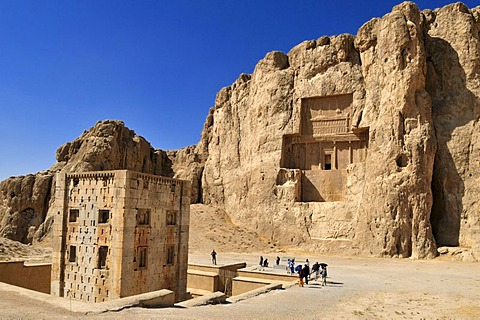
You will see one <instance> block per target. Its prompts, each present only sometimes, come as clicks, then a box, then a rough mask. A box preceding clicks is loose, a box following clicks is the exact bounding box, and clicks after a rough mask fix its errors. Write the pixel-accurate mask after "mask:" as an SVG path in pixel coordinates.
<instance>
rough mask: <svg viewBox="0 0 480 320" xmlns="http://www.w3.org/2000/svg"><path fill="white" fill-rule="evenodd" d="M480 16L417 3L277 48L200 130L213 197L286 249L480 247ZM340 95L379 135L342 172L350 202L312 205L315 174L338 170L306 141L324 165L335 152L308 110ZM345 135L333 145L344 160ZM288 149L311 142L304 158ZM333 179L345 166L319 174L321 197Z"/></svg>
mask: <svg viewBox="0 0 480 320" xmlns="http://www.w3.org/2000/svg"><path fill="white" fill-rule="evenodd" d="M478 17H479V9H478V8H475V9H472V10H469V9H468V8H466V7H465V6H464V5H462V4H460V3H458V4H454V5H450V6H447V7H445V8H442V9H438V10H435V11H431V10H427V11H424V12H420V11H419V10H418V8H417V7H416V5H414V4H413V3H408V2H407V3H403V4H401V5H398V6H396V7H395V8H393V9H392V12H391V13H390V14H387V15H386V16H384V17H383V18H379V19H373V20H371V21H369V22H367V23H366V24H365V25H364V26H362V27H361V28H360V30H359V31H358V34H357V36H356V37H353V36H349V35H341V36H336V37H321V38H319V39H318V40H313V41H306V42H303V43H301V44H300V45H298V46H297V47H295V48H293V49H292V50H291V51H290V52H289V53H288V54H287V55H285V54H282V53H280V52H271V53H269V54H267V55H266V57H265V58H264V59H263V60H262V61H260V62H259V63H258V65H257V66H256V68H255V71H254V72H253V74H252V75H241V76H240V77H239V79H238V80H237V81H236V82H235V83H234V84H233V85H232V86H230V87H226V88H224V89H222V90H221V91H220V92H219V93H218V95H217V99H216V102H215V106H214V107H213V108H212V110H211V112H210V115H209V117H208V118H207V121H206V124H205V128H204V131H203V133H202V142H201V143H202V144H203V150H204V152H205V153H206V154H208V156H207V157H206V162H205V167H204V171H203V177H202V197H203V201H204V202H205V203H206V204H212V205H216V206H221V207H224V208H225V209H226V210H227V212H228V213H229V214H230V215H231V216H232V219H233V220H234V221H235V222H236V223H239V224H243V225H247V226H249V227H251V228H252V229H255V230H256V231H258V232H260V233H261V234H263V235H265V236H267V237H269V238H271V239H272V240H274V241H278V242H280V243H282V244H285V245H298V246H302V244H304V243H307V245H306V247H308V248H310V249H316V250H320V251H335V252H339V251H340V252H349V253H362V254H365V253H367V254H374V255H387V256H394V255H398V256H402V257H409V256H412V257H415V258H429V257H434V256H435V255H436V254H437V250H436V246H437V243H438V245H461V246H466V247H474V248H473V251H472V252H473V254H474V255H477V256H478V254H479V253H480V252H479V250H478V246H479V241H478V234H479V232H478V229H479V225H480V224H479V218H480V215H479V214H478V203H477V202H478V201H477V200H476V198H478V194H479V193H478V191H479V190H477V189H478V188H479V185H480V184H479V181H480V180H479V179H480V178H479V176H480V172H479V169H480V168H479V165H480V162H479V161H478V149H479V148H478V140H479V137H478V136H479V131H478V128H477V127H476V125H477V122H478V118H479V112H480V109H479V106H478V98H479V96H480V92H479V91H478V90H479V85H480V82H479V79H478V78H479V70H480V68H479V59H480V55H479V19H478ZM337 95H338V96H339V97H340V96H343V95H346V96H348V95H349V96H350V97H351V98H350V99H351V103H350V105H349V106H348V110H349V113H347V115H348V117H350V118H349V119H348V120H347V121H350V122H349V125H350V129H349V130H350V131H349V132H351V134H350V135H353V134H356V132H359V130H360V129H361V128H364V129H362V130H364V131H363V132H366V131H365V130H368V147H367V148H366V154H367V156H366V157H365V158H362V159H361V160H359V161H358V162H357V161H355V156H353V155H352V154H353V152H355V151H352V147H350V151H349V152H350V154H351V156H350V161H349V162H348V161H347V164H346V169H345V170H344V171H343V173H342V172H341V171H340V170H338V171H337V173H338V176H342V177H341V179H338V180H339V181H340V182H339V183H338V184H337V185H336V188H337V193H338V194H336V195H334V197H333V198H335V199H337V198H338V199H340V198H341V201H322V199H323V198H322V197H323V195H322V194H320V195H319V196H318V198H319V199H320V200H318V201H310V200H309V201H305V199H304V198H305V191H302V190H303V189H302V188H305V187H304V186H305V184H307V183H312V185H314V186H315V181H314V179H311V178H310V177H309V176H308V172H315V171H313V170H316V169H318V168H320V169H322V168H323V169H325V168H326V166H325V164H322V162H321V161H323V160H320V163H318V162H317V166H316V167H314V166H311V167H310V165H311V163H309V162H311V161H310V160H311V159H320V158H321V157H322V154H320V156H319V155H317V154H316V153H318V152H319V151H318V150H315V148H313V149H312V148H311V147H308V144H309V143H312V141H313V143H317V144H316V145H319V146H321V147H320V148H321V150H323V151H320V152H324V155H325V156H328V160H327V158H325V160H324V161H325V162H328V161H330V157H331V155H330V153H329V152H330V151H328V146H327V144H326V142H325V141H326V140H325V139H326V138H325V137H328V135H326V136H325V137H323V138H317V139H316V140H315V133H314V134H313V139H312V138H311V137H310V138H308V139H310V141H309V142H308V141H307V140H305V139H307V138H302V137H304V136H305V135H303V134H302V130H303V129H302V128H304V127H305V125H303V124H302V123H303V122H304V121H312V123H314V122H315V121H317V122H315V123H316V124H319V123H320V122H318V121H320V120H318V119H316V118H315V117H313V116H312V117H311V118H310V119H307V120H302V114H303V113H305V112H306V111H304V110H306V109H305V108H307V109H308V105H309V103H310V102H309V101H315V99H317V100H318V101H319V103H323V104H324V105H325V106H327V107H325V108H326V109H325V110H327V109H328V108H330V107H329V106H328V103H327V102H321V101H322V100H321V99H318V98H319V97H331V98H328V99H330V100H331V101H334V100H335V99H336V98H335V97H336V96H337ZM341 99H344V98H338V99H337V100H338V101H340V100H341ZM345 99H348V97H347V98H345ZM345 99H344V100H345ZM325 101H326V100H325ZM312 103H313V102H312ZM329 103H330V102H329ZM335 103H340V102H335V101H334V102H331V103H330V104H332V105H333V104H335ZM321 108H322V107H320V111H319V113H318V114H320V118H321V117H322V114H326V113H322V112H324V111H325V110H323V111H322V110H321ZM312 110H313V109H312ZM346 110H347V109H346ZM308 112H310V111H308ZM325 112H326V111H325ZM337 113H338V115H341V113H342V111H341V110H340V109H338V110H337ZM334 118H335V117H333V118H331V119H334ZM335 119H336V118H335ZM315 123H314V124H313V127H314V128H315V125H316V124H315ZM320 125H321V124H320ZM356 128H358V129H356ZM313 130H317V129H313ZM344 136H345V135H343V137H344ZM339 137H342V135H338V137H333V138H332V139H333V140H332V141H329V142H332V143H333V147H332V148H333V150H334V153H333V154H334V156H335V157H337V158H338V159H335V161H338V163H341V161H342V159H341V158H340V157H341V152H340V151H338V150H339V149H341V148H342V147H341V146H340V144H339V143H338V142H337V141H339V139H340V138H339ZM288 139H290V140H292V141H294V142H293V144H289V143H286V142H285V141H287V140H288ZM295 139H296V140H295ZM302 139H303V140H302ZM319 139H320V140H321V141H320V140H319ZM322 139H323V140H322ZM288 141H289V140H288ZM295 141H297V142H298V141H307V142H302V143H304V145H305V147H298V145H300V144H298V143H297V142H295ZM327 142H328V141H327ZM295 143H297V144H295ZM305 143H306V144H305ZM348 143H350V146H352V145H353V142H352V141H349V142H348ZM314 145H315V144H314ZM286 146H287V147H289V148H290V146H293V148H297V149H298V148H300V149H298V150H307V151H302V152H304V153H305V152H306V155H304V158H302V159H301V161H300V163H301V164H300V165H298V163H299V162H298V161H297V162H295V161H296V160H295V159H294V160H291V159H290V160H289V157H290V158H292V157H295V152H290V151H289V152H290V153H288V152H287V153H286V151H285V150H284V149H286ZM301 148H305V149H301ZM354 149H355V148H354ZM325 150H327V151H325ZM285 163H287V165H285ZM291 163H297V164H296V165H297V167H295V165H293V166H292V165H291ZM326 165H327V166H328V169H330V163H327V164H326ZM335 165H337V164H335ZM338 169H340V168H338ZM332 171H335V170H332ZM329 174H330V173H329ZM317 175H318V174H317ZM312 176H313V175H312ZM320 177H321V176H320ZM332 179H333V180H335V179H337V178H335V173H332V175H331V179H330V180H321V179H320V180H319V181H324V182H323V187H322V183H317V185H316V187H318V186H320V187H318V189H319V193H322V192H323V191H325V190H321V189H322V188H326V186H328V185H329V184H331V181H332ZM342 179H343V180H342ZM312 181H313V182H312ZM325 182H326V184H325ZM334 189H335V188H334ZM333 192H335V190H334V191H333ZM327 197H328V195H327ZM324 198H325V197H324ZM333 198H332V199H333ZM323 200H324V199H323ZM432 208H433V209H432ZM476 248H477V249H476Z"/></svg>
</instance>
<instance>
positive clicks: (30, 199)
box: [0, 172, 52, 243]
mask: <svg viewBox="0 0 480 320" xmlns="http://www.w3.org/2000/svg"><path fill="white" fill-rule="evenodd" d="M51 183H52V174H51V173H47V172H43V173H38V174H36V175H27V176H23V177H12V178H8V179H7V180H4V181H2V182H1V183H0V236H2V237H6V238H9V239H12V240H15V241H20V242H23V243H31V242H32V240H33V237H34V234H35V232H36V231H37V230H38V228H39V226H40V225H42V223H43V222H44V220H45V217H46V216H47V211H48V202H49V199H50V190H51Z"/></svg>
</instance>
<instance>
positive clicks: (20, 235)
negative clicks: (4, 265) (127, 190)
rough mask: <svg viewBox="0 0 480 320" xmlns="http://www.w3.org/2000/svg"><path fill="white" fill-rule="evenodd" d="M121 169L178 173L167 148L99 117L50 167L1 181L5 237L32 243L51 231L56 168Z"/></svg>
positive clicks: (0, 215)
mask: <svg viewBox="0 0 480 320" xmlns="http://www.w3.org/2000/svg"><path fill="white" fill-rule="evenodd" d="M117 169H128V170H135V171H140V172H145V173H152V174H158V175H164V176H172V175H173V171H172V169H171V161H170V159H169V158H168V156H167V154H166V153H165V152H164V151H162V150H154V149H153V148H152V146H151V145H150V143H148V142H147V141H146V140H145V139H144V138H143V137H140V136H138V135H136V134H135V132H134V131H132V130H130V129H128V128H127V127H125V125H124V123H123V122H122V121H118V120H117V121H113V120H106V121H100V122H98V123H97V124H96V125H95V126H94V127H92V128H90V129H89V130H88V131H85V132H84V133H83V134H82V135H81V136H80V137H78V138H77V139H75V140H74V141H72V142H67V143H66V144H64V145H63V146H61V147H60V148H58V150H57V163H56V164H55V165H53V166H52V168H50V169H49V170H47V171H45V172H41V173H37V174H36V175H27V176H24V177H13V178H9V179H7V180H5V181H3V182H2V183H1V184H0V236H3V237H6V238H9V239H12V240H16V241H20V242H23V243H31V242H32V241H33V240H41V239H43V237H45V235H47V233H48V231H49V228H50V226H51V223H52V216H53V213H52V212H49V208H50V205H51V200H52V199H53V197H52V195H53V192H54V191H55V186H54V181H53V176H54V174H55V173H56V172H59V171H62V172H84V171H97V170H117Z"/></svg>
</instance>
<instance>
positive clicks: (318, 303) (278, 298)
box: [0, 206, 480, 320]
mask: <svg viewBox="0 0 480 320" xmlns="http://www.w3.org/2000/svg"><path fill="white" fill-rule="evenodd" d="M191 225H192V227H191V237H190V249H191V250H190V256H189V260H190V262H191V263H210V255H209V252H210V251H211V250H212V249H215V250H216V251H217V252H218V256H217V262H218V263H219V264H225V263H231V262H240V261H246V262H247V263H248V264H250V265H256V264H257V263H258V259H259V256H260V255H263V256H264V257H267V258H268V259H269V261H270V262H271V263H273V261H275V257H276V256H277V255H279V256H281V257H282V259H286V258H287V257H293V256H295V257H296V260H297V261H300V260H304V259H306V258H309V260H310V261H311V262H312V263H313V262H315V261H319V262H326V263H328V265H329V277H328V282H327V286H326V287H322V286H320V284H319V283H317V282H315V281H313V282H310V283H309V285H307V286H305V287H303V288H299V287H297V286H293V287H290V288H288V289H285V290H276V291H272V292H269V293H266V294H262V295H259V296H256V297H254V298H251V299H248V300H244V301H241V302H238V303H234V304H224V305H211V306H203V307H194V308H188V309H182V308H164V309H144V308H130V309H125V310H122V311H117V312H107V313H103V314H79V313H72V312H70V311H68V301H65V308H66V309H62V308H58V307H52V306H50V305H48V304H45V303H42V302H39V301H37V300H35V299H32V298H30V297H29V296H26V295H22V294H19V293H17V292H12V291H0V319H77V318H83V319H87V318H88V319H90V318H92V319H97V318H98V319H100V318H101V319H135V318H137V319H140V318H141V319H262V320H265V319H480V264H478V263H468V262H458V261H450V260H446V259H434V260H411V259H378V258H359V257H333V256H318V255H313V254H308V253H302V252H288V253H286V252H282V250H281V249H280V248H277V247H276V246H275V245H274V244H269V243H268V242H265V241H262V240H261V239H259V238H258V237H257V236H256V234H255V233H252V232H248V231H245V230H242V229H241V228H239V227H237V226H235V225H233V224H232V223H231V222H230V221H229V219H228V216H224V215H223V214H222V212H220V211H218V210H215V209H212V208H206V207H205V206H197V207H195V206H193V207H192V219H191ZM17 245H18V244H16V243H11V242H8V241H3V240H2V241H0V259H1V256H3V260H7V259H13V258H12V257H13V256H23V257H25V256H28V255H29V254H33V255H34V260H41V257H43V258H45V257H46V256H48V251H45V250H46V249H44V248H40V249H37V248H36V247H35V246H33V247H32V246H25V247H24V246H22V245H20V246H18V247H16V246H17ZM2 248H3V249H2ZM16 250H20V251H21V252H20V253H18V252H16ZM29 250H31V251H29ZM38 250H39V251H38ZM283 263H284V262H283V261H282V264H283ZM279 272H283V271H279Z"/></svg>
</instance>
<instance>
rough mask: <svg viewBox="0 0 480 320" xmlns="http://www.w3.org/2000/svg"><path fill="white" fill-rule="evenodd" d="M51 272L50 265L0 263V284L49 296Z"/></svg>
mask: <svg viewBox="0 0 480 320" xmlns="http://www.w3.org/2000/svg"><path fill="white" fill-rule="evenodd" d="M51 270H52V265H51V264H50V263H43V264H29V265H25V264H24V261H6V262H0V282H4V283H8V284H11V285H14V286H18V287H23V288H26V289H30V290H35V291H38V292H43V293H48V294H50V279H51Z"/></svg>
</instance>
